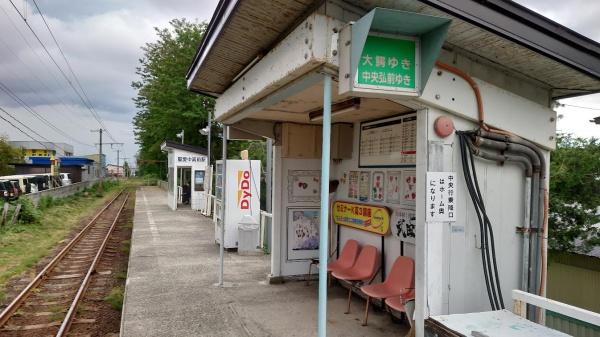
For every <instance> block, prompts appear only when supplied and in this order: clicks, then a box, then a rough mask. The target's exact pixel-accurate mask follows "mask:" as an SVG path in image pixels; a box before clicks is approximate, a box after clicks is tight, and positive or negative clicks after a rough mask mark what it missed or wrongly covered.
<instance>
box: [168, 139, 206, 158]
mask: <svg viewBox="0 0 600 337" xmlns="http://www.w3.org/2000/svg"><path fill="white" fill-rule="evenodd" d="M160 150H161V151H165V152H169V151H173V150H182V151H187V152H192V153H197V154H202V155H205V156H206V155H207V154H208V150H207V149H205V148H203V147H200V146H194V145H188V144H181V143H177V142H174V141H172V140H165V141H164V142H163V143H162V144H161V145H160Z"/></svg>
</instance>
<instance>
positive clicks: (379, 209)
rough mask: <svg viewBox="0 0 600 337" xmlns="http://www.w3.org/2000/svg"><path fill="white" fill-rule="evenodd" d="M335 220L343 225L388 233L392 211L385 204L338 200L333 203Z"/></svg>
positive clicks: (377, 232)
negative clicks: (374, 204) (377, 204)
mask: <svg viewBox="0 0 600 337" xmlns="http://www.w3.org/2000/svg"><path fill="white" fill-rule="evenodd" d="M333 221H335V223H336V224H338V225H341V226H347V227H352V228H356V229H360V230H364V231H367V232H371V233H375V234H379V235H387V234H388V232H389V229H390V212H389V210H388V209H387V208H386V207H383V206H372V205H365V204H356V203H350V202H343V201H336V202H335V203H334V204H333Z"/></svg>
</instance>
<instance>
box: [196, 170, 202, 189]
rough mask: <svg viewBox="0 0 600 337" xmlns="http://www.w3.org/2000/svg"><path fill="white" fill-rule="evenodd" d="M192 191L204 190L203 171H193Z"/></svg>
mask: <svg viewBox="0 0 600 337" xmlns="http://www.w3.org/2000/svg"><path fill="white" fill-rule="evenodd" d="M194 191H196V192H198V191H204V171H194Z"/></svg>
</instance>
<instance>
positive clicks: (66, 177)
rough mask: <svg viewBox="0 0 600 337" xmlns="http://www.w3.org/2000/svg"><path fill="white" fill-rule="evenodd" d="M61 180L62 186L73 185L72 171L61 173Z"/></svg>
mask: <svg viewBox="0 0 600 337" xmlns="http://www.w3.org/2000/svg"><path fill="white" fill-rule="evenodd" d="M60 182H61V184H62V186H68V185H71V183H72V182H71V173H60Z"/></svg>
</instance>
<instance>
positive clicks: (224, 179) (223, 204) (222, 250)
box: [219, 125, 229, 287]
mask: <svg viewBox="0 0 600 337" xmlns="http://www.w3.org/2000/svg"><path fill="white" fill-rule="evenodd" d="M228 131H229V129H228V127H227V125H223V165H222V171H221V180H222V182H223V184H222V188H221V238H220V240H221V242H220V246H219V286H220V287H222V286H223V259H224V257H225V214H227V213H226V212H225V208H227V203H226V202H225V201H226V200H227V199H226V197H225V194H226V193H227V192H226V191H227V136H228Z"/></svg>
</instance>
